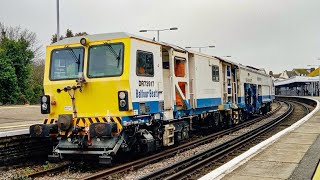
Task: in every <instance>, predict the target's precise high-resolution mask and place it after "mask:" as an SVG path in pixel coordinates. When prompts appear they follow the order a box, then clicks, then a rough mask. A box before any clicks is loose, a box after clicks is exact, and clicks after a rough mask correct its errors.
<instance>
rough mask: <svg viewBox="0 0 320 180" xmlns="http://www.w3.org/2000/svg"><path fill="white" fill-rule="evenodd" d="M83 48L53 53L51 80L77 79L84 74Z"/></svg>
mask: <svg viewBox="0 0 320 180" xmlns="http://www.w3.org/2000/svg"><path fill="white" fill-rule="evenodd" d="M83 55H84V49H83V48H82V47H75V48H63V49H55V50H53V51H52V53H51V61H50V77H49V78H50V80H65V79H77V78H78V75H79V72H83Z"/></svg>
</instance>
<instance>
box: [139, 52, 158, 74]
mask: <svg viewBox="0 0 320 180" xmlns="http://www.w3.org/2000/svg"><path fill="white" fill-rule="evenodd" d="M136 67H137V68H136V74H137V75H138V76H153V75H154V66H153V54H152V53H151V52H146V51H137V66H136Z"/></svg>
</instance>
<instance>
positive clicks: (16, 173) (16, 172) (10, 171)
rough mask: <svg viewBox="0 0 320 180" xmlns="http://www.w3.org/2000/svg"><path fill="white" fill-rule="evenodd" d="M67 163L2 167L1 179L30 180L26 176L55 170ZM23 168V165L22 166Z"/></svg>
mask: <svg viewBox="0 0 320 180" xmlns="http://www.w3.org/2000/svg"><path fill="white" fill-rule="evenodd" d="M64 163H66V162H62V163H49V162H45V163H33V164H26V165H25V166H23V167H1V170H0V172H1V177H0V179H1V180H2V179H19V178H20V179H28V178H26V176H27V175H28V174H31V173H34V172H38V171H43V170H46V169H49V168H54V167H57V166H60V165H62V164H64ZM20 166H21V165H20Z"/></svg>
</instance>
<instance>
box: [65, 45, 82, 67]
mask: <svg viewBox="0 0 320 180" xmlns="http://www.w3.org/2000/svg"><path fill="white" fill-rule="evenodd" d="M65 48H66V49H67V50H68V52H69V53H70V55H71V57H72V58H73V59H74V60H75V63H76V64H78V72H79V71H80V54H79V56H78V57H77V55H76V53H74V51H73V49H72V48H71V47H69V46H66V47H65Z"/></svg>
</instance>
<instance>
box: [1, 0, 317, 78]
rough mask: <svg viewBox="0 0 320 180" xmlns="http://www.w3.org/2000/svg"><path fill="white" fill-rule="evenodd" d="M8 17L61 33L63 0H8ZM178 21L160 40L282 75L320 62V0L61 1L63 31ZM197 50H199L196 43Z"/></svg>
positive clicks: (46, 38) (134, 29)
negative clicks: (57, 21) (57, 23)
mask: <svg viewBox="0 0 320 180" xmlns="http://www.w3.org/2000/svg"><path fill="white" fill-rule="evenodd" d="M0 22H2V23H4V24H5V25H7V26H21V27H22V28H27V29H29V30H30V31H33V32H35V33H36V34H37V37H38V40H39V42H40V44H41V45H43V46H44V47H45V46H46V45H49V44H50V39H51V36H52V34H54V33H56V0H28V1H22V0H1V5H0ZM170 27H178V28H179V29H178V30H177V31H164V32H161V33H160V40H161V41H165V42H169V43H173V44H175V45H178V46H181V47H185V46H208V45H215V46H216V48H210V49H202V52H203V53H206V54H210V55H217V56H232V57H231V58H229V59H230V60H232V61H236V62H239V63H241V64H245V65H251V66H255V67H258V68H265V69H266V70H267V71H269V70H273V71H274V72H275V73H277V72H280V71H283V70H291V69H292V68H303V67H307V64H311V65H317V64H320V60H317V58H320V1H319V0H107V1H106V0H90V1H88V0H60V31H61V32H62V33H64V32H65V30H66V29H67V28H69V29H71V30H72V31H73V32H79V31H81V32H82V31H86V32H88V33H89V34H96V33H106V32H120V31H121V32H122V31H124V32H129V33H132V34H137V35H140V36H145V37H148V38H153V37H156V33H155V32H146V33H139V30H140V29H157V28H160V29H161V28H170ZM195 50H197V49H195Z"/></svg>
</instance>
